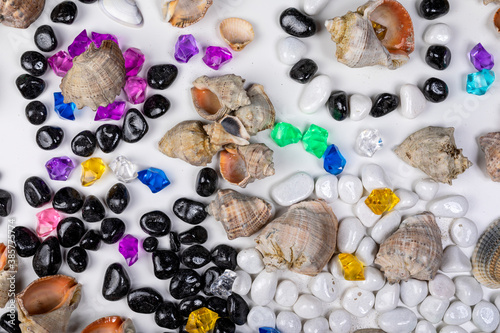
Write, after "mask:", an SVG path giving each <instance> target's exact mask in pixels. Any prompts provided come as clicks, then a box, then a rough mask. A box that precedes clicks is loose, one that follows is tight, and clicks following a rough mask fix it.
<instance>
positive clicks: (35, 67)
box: [21, 51, 47, 76]
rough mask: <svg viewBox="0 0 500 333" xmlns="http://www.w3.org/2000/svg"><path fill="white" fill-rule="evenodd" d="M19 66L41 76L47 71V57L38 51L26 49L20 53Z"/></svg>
mask: <svg viewBox="0 0 500 333" xmlns="http://www.w3.org/2000/svg"><path fill="white" fill-rule="evenodd" d="M21 67H22V68H24V70H25V71H27V72H28V73H30V74H31V75H33V76H42V75H43V74H45V72H46V71H47V59H45V57H44V56H43V54H41V53H40V52H36V51H26V52H24V53H23V54H22V55H21Z"/></svg>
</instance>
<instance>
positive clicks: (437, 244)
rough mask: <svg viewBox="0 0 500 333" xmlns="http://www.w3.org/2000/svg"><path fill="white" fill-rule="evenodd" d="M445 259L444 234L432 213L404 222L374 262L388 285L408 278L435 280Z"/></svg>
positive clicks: (383, 245)
mask: <svg viewBox="0 0 500 333" xmlns="http://www.w3.org/2000/svg"><path fill="white" fill-rule="evenodd" d="M442 257H443V245H442V244H441V230H440V229H439V227H438V225H437V224H436V221H435V219H434V215H433V214H431V213H429V212H424V213H422V214H417V215H414V216H411V217H409V218H407V219H405V220H404V221H403V222H402V223H401V225H400V226H399V229H398V230H397V231H396V232H395V233H393V234H392V235H391V236H389V238H387V239H386V240H385V241H384V242H383V243H382V244H381V245H380V249H379V251H378V253H377V257H376V258H375V263H376V264H377V265H380V266H381V268H380V270H381V271H383V272H384V274H385V277H386V278H387V280H388V281H389V283H391V284H392V283H397V282H399V281H408V279H409V278H413V279H418V280H426V281H429V280H432V279H433V278H434V276H435V275H436V273H437V271H438V269H439V267H440V266H441V260H442Z"/></svg>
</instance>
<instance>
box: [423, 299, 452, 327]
mask: <svg viewBox="0 0 500 333" xmlns="http://www.w3.org/2000/svg"><path fill="white" fill-rule="evenodd" d="M449 305H450V301H449V300H447V299H442V298H437V297H435V296H427V297H426V298H425V299H424V300H423V301H422V303H421V304H420V307H419V309H418V311H419V312H420V314H421V315H422V317H424V318H425V319H426V320H428V321H429V322H431V323H433V324H437V323H439V322H440V321H441V320H442V319H443V316H444V313H445V312H446V309H448V306H449Z"/></svg>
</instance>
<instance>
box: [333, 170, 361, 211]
mask: <svg viewBox="0 0 500 333" xmlns="http://www.w3.org/2000/svg"><path fill="white" fill-rule="evenodd" d="M338 190H339V198H340V200H342V201H343V202H345V203H348V204H351V205H352V204H355V203H356V202H358V200H359V199H360V198H361V196H362V195H363V183H361V180H360V179H359V178H358V177H356V176H352V175H341V176H340V179H339V184H338Z"/></svg>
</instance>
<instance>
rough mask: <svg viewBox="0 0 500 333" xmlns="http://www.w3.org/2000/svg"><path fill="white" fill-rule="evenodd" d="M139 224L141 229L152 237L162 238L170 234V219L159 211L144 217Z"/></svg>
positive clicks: (146, 214)
mask: <svg viewBox="0 0 500 333" xmlns="http://www.w3.org/2000/svg"><path fill="white" fill-rule="evenodd" d="M139 224H140V226H141V229H142V230H143V231H144V232H145V233H147V234H148V235H150V236H155V237H162V236H165V235H167V234H168V233H169V232H170V225H171V223H170V218H169V217H168V216H167V214H165V213H163V212H161V211H159V210H154V211H151V212H148V213H145V214H144V215H142V216H141V219H140V221H139Z"/></svg>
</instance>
